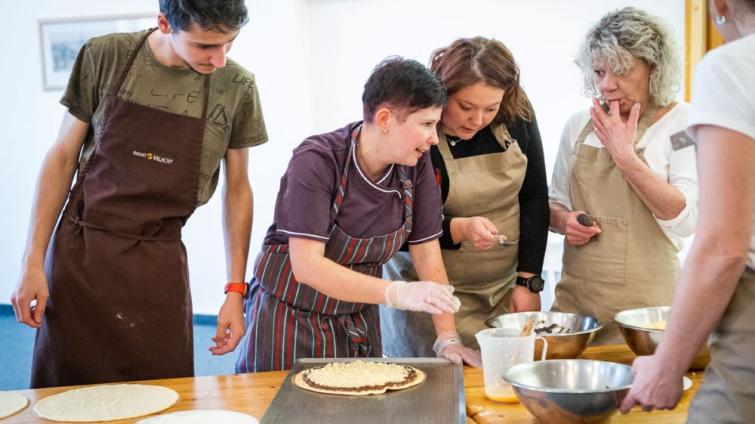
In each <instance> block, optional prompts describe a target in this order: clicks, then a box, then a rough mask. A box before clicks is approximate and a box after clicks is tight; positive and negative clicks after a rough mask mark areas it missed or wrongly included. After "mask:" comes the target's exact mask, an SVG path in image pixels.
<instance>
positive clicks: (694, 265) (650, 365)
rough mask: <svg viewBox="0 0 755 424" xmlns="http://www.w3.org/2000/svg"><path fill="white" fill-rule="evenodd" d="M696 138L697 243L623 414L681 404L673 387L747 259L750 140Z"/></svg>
mask: <svg viewBox="0 0 755 424" xmlns="http://www.w3.org/2000/svg"><path fill="white" fill-rule="evenodd" d="M697 137H698V140H699V142H698V157H700V158H704V159H703V160H701V161H700V163H699V181H700V199H701V201H700V203H699V213H700V219H699V221H698V225H697V232H696V235H695V240H694V242H693V245H692V249H691V251H690V253H689V256H688V257H687V259H686V260H685V263H684V268H683V269H682V273H681V276H680V282H679V284H678V286H677V289H676V293H675V295H674V301H673V303H672V307H671V313H670V316H669V318H668V328H667V329H666V331H665V334H664V338H663V341H662V342H661V344H660V345H659V346H658V349H657V350H656V352H655V354H654V355H653V356H648V357H640V358H637V359H636V360H635V363H634V365H633V368H634V369H635V372H636V375H637V377H636V378H635V384H634V385H633V386H632V390H631V391H630V393H629V395H627V398H626V399H625V400H624V402H623V403H622V406H621V410H622V412H624V413H626V412H628V411H629V409H630V408H631V407H632V406H633V405H635V404H638V403H640V404H643V405H644V406H645V407H646V408H658V409H668V408H673V407H674V406H675V405H676V404H677V403H678V401H679V398H680V396H681V388H680V387H676V386H673V387H672V386H671V385H672V384H673V383H672V382H678V381H681V376H682V375H683V374H684V372H685V371H686V370H687V368H688V367H689V365H690V364H691V363H692V360H693V358H694V357H695V355H696V353H697V351H698V349H699V348H700V346H702V344H703V343H704V342H705V340H706V339H707V337H708V335H709V334H710V333H711V332H712V331H713V329H714V328H715V326H716V325H717V323H718V322H719V320H720V319H721V317H722V316H723V313H724V311H725V310H726V307H727V306H728V304H729V302H730V300H731V297H732V295H733V294H734V291H735V290H736V287H737V282H738V278H739V276H740V275H741V274H742V271H743V269H744V267H745V263H746V260H747V252H748V248H749V244H750V237H751V234H752V223H751V219H752V214H753V210H752V208H753V206H752V205H753V202H754V201H755V199H753V193H755V174H753V172H752V161H753V158H755V140H752V139H751V138H749V137H746V136H744V135H743V134H741V133H738V132H734V131H730V130H726V129H722V128H719V127H713V126H709V125H702V126H699V127H698V128H697ZM664 384H665V385H664ZM676 385H678V383H677V384H676ZM670 387H671V388H670ZM663 389H666V390H663Z"/></svg>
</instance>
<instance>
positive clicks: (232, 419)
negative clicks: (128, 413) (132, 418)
mask: <svg viewBox="0 0 755 424" xmlns="http://www.w3.org/2000/svg"><path fill="white" fill-rule="evenodd" d="M207 423H223V424H258V423H259V421H257V419H256V418H254V417H253V416H251V415H247V414H242V413H241V412H235V411H225V410H222V409H198V410H194V411H180V412H173V413H170V414H164V415H158V416H155V417H150V418H146V419H143V420H141V421H137V423H136V424H207Z"/></svg>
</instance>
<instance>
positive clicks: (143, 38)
mask: <svg viewBox="0 0 755 424" xmlns="http://www.w3.org/2000/svg"><path fill="white" fill-rule="evenodd" d="M156 30H157V27H155V28H150V29H148V30H147V32H146V33H144V35H142V36H141V38H139V41H137V42H136V45H135V46H134V49H133V50H132V51H131V53H130V54H129V56H128V60H127V61H126V66H124V67H123V70H122V71H121V74H120V75H119V76H118V81H117V82H116V83H115V85H114V86H113V89H112V91H111V92H110V95H111V96H113V97H115V96H117V95H118V92H120V91H121V87H122V86H123V82H124V81H126V75H128V71H129V70H130V69H131V67H132V66H133V65H134V61H135V60H136V55H137V54H138V53H139V50H141V48H142V46H143V45H144V43H145V42H146V41H147V38H148V37H149V36H150V34H152V33H153V32H155V31H156ZM211 76H212V74H207V75H204V104H203V105H202V119H206V118H207V105H208V103H209V102H210V78H211Z"/></svg>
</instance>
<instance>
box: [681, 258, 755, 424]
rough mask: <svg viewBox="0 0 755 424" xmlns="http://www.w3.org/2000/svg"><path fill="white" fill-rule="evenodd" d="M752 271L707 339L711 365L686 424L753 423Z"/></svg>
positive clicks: (754, 292) (754, 302) (747, 272)
mask: <svg viewBox="0 0 755 424" xmlns="http://www.w3.org/2000/svg"><path fill="white" fill-rule="evenodd" d="M753 316H755V270H753V269H751V268H746V269H745V271H744V273H742V276H741V277H740V279H739V283H737V288H736V290H735V291H734V295H733V296H732V297H731V300H730V301H729V306H728V307H727V308H726V312H724V316H723V317H722V318H721V321H720V322H719V323H718V327H716V330H715V331H714V332H713V335H712V336H711V338H710V344H709V346H708V347H709V349H710V356H711V362H710V364H708V368H706V369H705V376H704V377H703V385H702V387H700V390H699V391H698V392H697V394H696V395H695V398H694V399H692V404H690V407H689V411H688V419H687V422H688V423H700V424H708V423H742V424H744V423H751V422H753V420H755V323H754V322H753V318H752V317H753Z"/></svg>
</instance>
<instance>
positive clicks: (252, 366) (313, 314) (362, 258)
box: [236, 131, 413, 373]
mask: <svg viewBox="0 0 755 424" xmlns="http://www.w3.org/2000/svg"><path fill="white" fill-rule="evenodd" d="M355 134H356V131H355V132H354V133H353V134H352V141H351V143H352V147H353V144H354V143H355V141H354V135H355ZM350 167H351V159H350V158H349V159H347V160H346V165H345V166H344V171H343V176H342V177H341V182H340V186H339V188H338V192H337V193H336V196H335V199H334V200H333V205H332V207H331V211H330V222H331V230H330V236H329V239H328V242H327V243H326V244H325V257H327V258H328V259H331V260H333V261H335V262H337V263H339V264H341V265H343V266H345V267H348V268H350V269H352V270H354V271H357V272H361V273H363V274H367V275H370V276H373V277H378V278H380V277H381V276H382V271H381V269H382V266H383V264H385V263H386V262H388V260H389V259H390V258H391V257H392V256H393V255H394V254H395V253H396V252H398V250H399V248H400V247H401V245H402V244H404V241H405V240H406V239H407V237H408V236H409V233H410V232H411V229H412V194H413V193H412V191H413V190H412V182H411V180H409V179H408V178H407V176H406V169H405V168H404V167H402V166H398V167H397V169H398V172H399V178H400V179H401V183H402V187H403V194H402V197H403V200H404V223H403V224H402V225H401V226H400V227H399V228H398V229H397V230H396V231H393V232H391V233H388V234H386V235H382V236H377V237H372V238H368V239H361V238H356V237H352V236H350V235H348V234H347V233H346V232H345V231H343V230H342V229H341V228H339V227H338V225H336V224H335V218H336V216H337V215H338V211H339V209H340V207H341V204H342V203H343V199H344V196H345V193H346V187H347V184H348V175H349V169H350ZM254 269H255V272H254V277H253V278H252V281H251V283H250V284H251V287H250V297H249V299H248V300H247V302H246V311H245V312H246V327H247V332H246V334H245V336H244V338H243V340H242V342H241V351H240V353H239V358H238V360H237V362H236V372H237V373H242V372H257V371H272V370H283V369H289V368H291V367H292V366H293V364H294V362H295V361H296V359H297V358H338V357H380V356H382V354H383V350H382V345H381V341H380V316H379V313H378V306H377V305H373V304H363V303H351V302H342V301H339V300H338V299H334V298H332V297H329V296H327V295H325V294H323V293H320V292H319V291H317V290H315V289H313V288H312V287H310V286H308V285H306V284H303V283H300V282H298V281H296V278H295V277H294V273H293V270H292V268H291V258H290V256H289V252H288V245H287V244H277V245H265V246H264V247H263V249H262V252H260V254H259V255H258V256H257V259H256V261H255V266H254Z"/></svg>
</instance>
